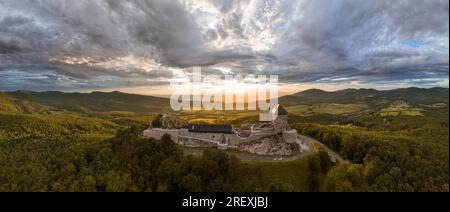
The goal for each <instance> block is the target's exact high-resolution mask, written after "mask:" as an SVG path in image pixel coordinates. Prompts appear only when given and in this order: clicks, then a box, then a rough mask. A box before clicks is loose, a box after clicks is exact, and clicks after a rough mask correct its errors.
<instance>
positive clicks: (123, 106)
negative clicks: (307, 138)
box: [0, 88, 449, 113]
mask: <svg viewBox="0 0 450 212" xmlns="http://www.w3.org/2000/svg"><path fill="white" fill-rule="evenodd" d="M399 100H401V101H405V102H407V103H408V104H411V105H415V106H421V105H422V106H423V105H432V104H438V103H444V104H446V105H448V102H449V89H448V88H430V89H424V88H404V89H395V90H387V91H378V90H374V89H346V90H341V91H334V92H328V91H323V90H318V89H311V90H306V91H303V92H300V93H297V94H293V95H290V96H285V97H281V98H280V99H279V102H280V103H281V104H283V105H285V106H293V105H313V104H321V103H336V104H353V103H357V102H360V103H364V104H367V105H369V106H373V107H376V106H380V105H382V104H388V103H390V102H394V101H399ZM168 110H170V105H169V99H166V98H159V97H152V96H143V95H135V94H126V93H121V92H111V93H103V92H92V93H63V92H56V91H51V92H32V91H16V92H0V112H11V113H16V112H20V113H43V112H46V111H72V112H111V111H129V112H135V113H154V112H162V111H168Z"/></svg>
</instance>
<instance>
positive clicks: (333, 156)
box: [298, 135, 347, 163]
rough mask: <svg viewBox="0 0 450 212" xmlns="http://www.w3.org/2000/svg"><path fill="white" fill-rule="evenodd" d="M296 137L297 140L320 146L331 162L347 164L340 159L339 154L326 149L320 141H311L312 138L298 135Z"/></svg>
mask: <svg viewBox="0 0 450 212" xmlns="http://www.w3.org/2000/svg"><path fill="white" fill-rule="evenodd" d="M298 137H299V139H301V140H303V141H306V142H309V143H310V144H317V145H319V146H321V147H322V148H323V149H325V151H327V152H328V155H329V156H330V157H331V160H332V161H333V162H339V163H347V161H346V160H344V158H342V157H341V156H340V155H339V154H337V153H336V152H335V151H333V150H332V149H330V148H328V147H327V146H326V145H325V144H323V143H321V142H320V141H317V140H316V139H313V138H310V137H308V136H304V135H298Z"/></svg>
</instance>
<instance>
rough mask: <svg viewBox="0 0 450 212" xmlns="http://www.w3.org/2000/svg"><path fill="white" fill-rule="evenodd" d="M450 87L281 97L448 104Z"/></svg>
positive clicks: (302, 100) (288, 99)
mask: <svg viewBox="0 0 450 212" xmlns="http://www.w3.org/2000/svg"><path fill="white" fill-rule="evenodd" d="M448 95H449V91H448V88H441V87H436V88H430V89H426V88H414V87H413V88H402V89H395V90H386V91H378V90H374V89H346V90H340V91H334V92H327V91H323V90H318V89H311V90H306V91H303V92H300V93H297V94H293V95H290V96H285V97H282V98H281V99H280V102H282V103H283V104H285V105H296V104H318V103H340V104H352V103H356V102H363V103H368V104H371V105H378V104H383V103H386V102H392V101H398V100H402V101H406V102H408V103H409V104H413V105H415V106H420V105H431V104H436V103H445V104H448V99H449V98H448Z"/></svg>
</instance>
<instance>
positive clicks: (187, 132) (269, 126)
mask: <svg viewBox="0 0 450 212" xmlns="http://www.w3.org/2000/svg"><path fill="white" fill-rule="evenodd" d="M272 115H273V120H272V121H271V122H261V123H255V124H244V125H242V126H241V127H240V128H239V129H234V128H233V126H231V125H202V124H189V125H188V126H187V127H184V128H180V129H169V128H153V127H150V128H149V129H147V130H145V131H144V133H143V135H144V137H149V138H154V139H158V140H159V139H161V138H162V137H163V135H165V134H168V135H170V136H171V138H172V140H174V141H175V142H176V143H177V144H180V145H183V146H186V147H217V148H219V149H224V150H225V149H237V150H241V151H246V152H250V153H255V154H260V155H293V154H297V153H302V152H305V151H310V150H311V149H312V147H311V146H310V144H309V143H306V142H303V141H301V140H299V139H298V135H297V131H296V130H294V129H290V128H289V125H288V116H289V114H288V112H287V111H286V110H285V109H284V108H283V107H282V106H280V105H278V106H277V107H276V108H274V109H273V111H272Z"/></svg>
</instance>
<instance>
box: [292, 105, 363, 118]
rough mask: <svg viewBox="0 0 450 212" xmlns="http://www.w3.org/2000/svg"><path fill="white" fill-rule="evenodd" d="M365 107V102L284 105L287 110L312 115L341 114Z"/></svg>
mask: <svg viewBox="0 0 450 212" xmlns="http://www.w3.org/2000/svg"><path fill="white" fill-rule="evenodd" d="M367 108H368V106H367V105H365V104H334V103H323V104H314V105H295V106H290V107H286V109H287V110H288V111H289V112H291V113H293V114H298V115H312V114H332V115H341V114H347V113H354V112H358V111H361V110H364V109H367Z"/></svg>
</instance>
